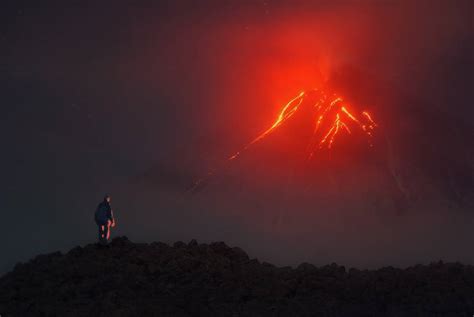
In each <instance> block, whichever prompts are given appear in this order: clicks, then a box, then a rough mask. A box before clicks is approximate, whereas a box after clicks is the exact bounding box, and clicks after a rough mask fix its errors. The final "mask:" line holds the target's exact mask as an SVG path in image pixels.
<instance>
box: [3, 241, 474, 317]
mask: <svg viewBox="0 0 474 317" xmlns="http://www.w3.org/2000/svg"><path fill="white" fill-rule="evenodd" d="M472 312H474V268H473V267H472V266H467V265H462V264H460V263H442V262H436V263H432V264H430V265H416V266H413V267H409V268H406V269H397V268H393V267H385V268H381V269H378V270H374V271H369V270H358V269H354V268H351V269H349V270H348V271H346V268H345V267H344V266H339V265H337V264H335V263H333V264H331V265H326V266H323V267H320V268H317V267H315V266H314V265H312V264H309V263H303V264H300V265H299V266H298V267H297V268H296V269H293V268H291V267H282V268H279V267H276V266H274V265H272V264H270V263H266V262H262V263H260V262H259V261H258V260H257V259H252V260H250V259H249V257H248V255H247V254H246V253H245V251H243V250H242V249H240V248H237V247H233V248H231V247H229V246H227V245H226V244H225V243H223V242H215V243H211V244H210V245H207V244H198V243H197V241H195V240H192V241H191V242H189V243H188V244H185V243H183V242H176V243H175V244H174V245H173V247H170V246H169V245H167V244H165V243H160V242H154V243H151V244H149V245H148V244H135V243H132V242H130V241H129V240H128V239H127V238H126V237H119V238H116V239H114V240H112V242H111V243H110V245H109V247H103V246H99V245H97V244H93V245H87V246H85V247H83V248H81V247H75V248H73V249H72V250H70V251H69V252H68V253H67V254H65V255H63V254H61V253H59V252H56V253H52V254H47V255H40V256H37V257H35V258H34V259H32V260H31V261H29V262H27V263H23V264H18V265H16V266H15V268H14V270H13V271H12V272H10V273H7V274H6V275H4V276H3V277H1V278H0V314H1V315H2V317H7V316H62V315H64V316H355V317H357V316H471V315H472Z"/></svg>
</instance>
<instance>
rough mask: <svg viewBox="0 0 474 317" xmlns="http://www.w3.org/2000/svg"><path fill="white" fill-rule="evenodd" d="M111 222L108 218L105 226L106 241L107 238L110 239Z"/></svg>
mask: <svg viewBox="0 0 474 317" xmlns="http://www.w3.org/2000/svg"><path fill="white" fill-rule="evenodd" d="M111 224H112V222H111V221H110V220H109V221H108V222H107V225H106V227H107V229H106V233H107V234H106V237H107V241H109V239H110V225H111Z"/></svg>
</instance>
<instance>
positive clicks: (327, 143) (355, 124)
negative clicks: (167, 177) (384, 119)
mask: <svg viewBox="0 0 474 317" xmlns="http://www.w3.org/2000/svg"><path fill="white" fill-rule="evenodd" d="M310 93H312V94H316V96H317V97H316V100H317V101H316V102H315V103H314V101H313V102H312V100H310V99H309V94H308V93H307V92H305V91H302V92H301V93H299V94H298V95H297V96H296V97H294V98H293V99H291V100H290V101H289V102H288V103H287V104H286V105H285V106H284V107H283V108H282V109H281V111H280V113H279V115H278V117H277V119H276V120H275V122H274V123H273V124H272V125H271V126H270V128H268V129H267V130H265V131H264V132H263V133H262V134H260V135H259V136H257V137H256V138H255V139H253V140H252V141H251V142H249V143H248V144H247V145H245V146H244V147H243V148H242V149H241V150H240V151H237V152H236V153H234V154H233V155H231V156H230V157H228V158H227V161H232V160H235V159H236V158H238V157H239V156H240V155H241V154H242V152H244V151H245V150H247V149H248V148H249V147H250V146H251V145H253V144H255V143H257V142H259V141H261V140H262V139H264V138H265V137H266V136H268V135H269V134H271V133H272V132H274V131H275V130H276V129H277V128H279V127H280V126H281V125H282V124H284V123H285V122H286V121H288V120H289V119H290V118H291V117H292V116H293V115H294V114H295V113H296V112H297V111H298V110H299V109H300V108H301V107H312V109H310V110H312V112H313V113H314V114H315V118H316V120H315V121H314V122H315V125H314V130H313V135H312V137H311V140H310V142H309V144H308V148H307V151H308V159H311V158H312V157H313V155H314V153H315V152H316V151H317V150H321V149H324V148H326V149H328V150H330V149H331V148H332V147H333V145H334V142H335V140H336V137H337V136H338V135H339V134H341V133H342V132H345V133H347V134H352V130H351V128H350V126H351V127H352V128H355V129H359V130H360V131H361V132H362V133H363V134H364V135H366V136H367V138H368V144H369V146H372V142H371V138H372V132H373V130H374V129H375V128H376V127H377V123H376V122H375V121H374V120H373V119H372V117H371V115H370V114H369V113H368V112H367V111H363V112H361V116H357V115H354V114H353V112H351V110H349V109H351V108H352V107H351V106H350V105H349V104H348V103H346V102H344V99H343V98H342V97H340V96H338V95H335V94H333V95H332V96H331V97H328V95H327V94H326V93H324V92H323V91H321V90H318V89H313V90H311V91H310ZM305 101H307V102H306V103H304V102H305ZM215 171H216V170H211V171H210V172H209V173H208V174H207V177H211V176H212V175H213V174H214V173H215ZM204 180H205V179H200V180H198V181H197V182H195V183H194V186H193V188H191V190H194V189H196V188H197V187H198V186H199V185H200V184H201V183H202V182H203V181H204Z"/></svg>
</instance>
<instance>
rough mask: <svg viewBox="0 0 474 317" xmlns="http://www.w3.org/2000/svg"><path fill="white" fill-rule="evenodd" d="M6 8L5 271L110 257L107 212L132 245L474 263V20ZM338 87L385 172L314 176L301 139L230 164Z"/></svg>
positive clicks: (326, 167)
mask: <svg viewBox="0 0 474 317" xmlns="http://www.w3.org/2000/svg"><path fill="white" fill-rule="evenodd" d="M4 6H5V7H4V10H1V11H2V12H4V13H2V15H5V16H4V19H2V21H4V22H2V30H1V35H2V41H3V42H4V47H5V50H4V53H3V54H2V55H4V58H3V62H2V64H1V65H0V66H1V69H2V73H1V76H0V80H1V83H2V86H3V91H4V92H3V93H2V94H1V104H2V117H1V121H2V124H1V130H2V133H1V134H0V135H1V139H2V146H3V149H4V150H3V153H4V155H2V158H1V161H0V162H1V165H2V167H3V170H4V173H3V174H4V177H3V178H2V180H1V181H0V184H1V185H2V191H1V192H2V193H1V196H0V197H1V199H0V209H1V210H2V214H3V215H4V217H3V221H2V222H1V224H0V229H1V230H0V232H1V236H0V237H1V239H0V241H1V242H0V245H1V248H2V250H4V254H5V255H4V256H2V261H1V263H0V268H2V271H5V270H8V269H10V268H11V267H12V265H13V264H14V263H15V262H17V261H25V260H27V259H28V258H30V257H31V256H33V255H36V254H39V253H44V252H52V251H55V250H57V249H60V250H63V251H64V250H67V249H69V248H70V247H72V246H74V245H77V244H85V243H90V242H93V241H95V238H96V228H95V225H94V223H93V212H94V209H95V206H96V205H97V203H98V202H99V201H100V199H101V198H102V196H103V195H104V193H110V194H111V195H112V197H113V202H112V204H113V207H114V210H115V215H116V217H117V223H118V226H117V229H116V230H115V231H114V232H113V235H115V236H117V235H127V236H128V237H129V238H130V239H131V240H132V241H144V242H151V241H155V240H160V241H165V242H168V243H173V242H174V241H177V240H183V241H189V240H191V239H193V238H196V239H198V241H200V242H209V241H220V240H223V241H225V242H226V243H228V244H230V245H233V246H239V247H241V248H243V249H245V250H246V251H248V252H249V254H250V256H252V257H257V258H259V259H260V260H264V261H268V262H272V263H275V264H278V265H296V264H298V263H301V262H304V261H306V262H312V263H314V264H317V265H323V264H327V263H330V262H337V263H338V264H342V265H347V266H357V267H360V268H374V267H380V266H385V265H392V266H408V265H414V264H417V263H429V262H431V261H438V260H443V261H461V262H463V263H469V264H472V263H474V256H473V255H472V252H471V250H470V249H471V248H470V245H471V243H472V242H473V236H472V234H471V227H472V225H473V216H472V210H473V201H474V196H473V189H474V181H473V176H474V175H473V168H474V163H473V162H474V161H473V158H474V153H473V150H472V137H473V125H472V122H471V120H470V119H471V118H472V117H473V114H474V113H473V107H472V97H473V90H472V87H473V74H474V69H473V65H474V63H473V56H474V52H473V44H472V43H473V34H474V30H473V24H472V15H473V9H474V8H473V4H472V2H471V1H469V0H459V1H450V2H446V1H421V0H420V1H224V2H222V1H204V2H199V4H197V3H194V2H192V1H176V2H173V3H168V2H153V3H151V2H141V3H140V4H127V5H125V4H115V3H114V4H113V5H112V6H110V4H106V3H100V4H98V3H94V4H92V3H87V2H83V3H81V4H77V5H75V6H72V5H65V4H62V5H61V4H53V3H49V4H47V3H45V4H44V5H38V4H33V3H29V2H27V1H25V2H15V3H6V4H5V5H4ZM31 25H34V27H31ZM322 85H327V86H330V87H331V88H332V89H333V90H334V91H337V92H338V93H340V94H343V95H344V96H345V97H346V98H347V99H348V100H350V101H351V102H353V103H354V104H357V105H358V106H360V107H364V109H368V110H370V111H371V113H373V115H374V117H375V118H376V119H377V122H378V123H379V129H378V136H377V143H376V144H375V150H374V152H365V151H362V150H356V151H355V152H351V151H352V150H349V149H347V148H346V149H341V150H339V152H337V151H336V152H335V153H334V155H333V157H336V158H337V157H338V155H339V157H349V158H348V159H341V160H337V159H336V160H332V161H329V162H328V161H325V160H324V159H323V158H317V159H316V160H315V161H314V166H316V167H313V168H311V169H305V168H304V167H303V165H302V164H301V163H300V161H299V157H297V156H294V155H293V154H294V153H295V151H298V149H299V148H300V147H299V146H300V145H299V143H297V142H296V141H295V140H299V139H297V138H296V137H295V135H293V134H291V132H287V131H289V130H290V128H289V127H288V128H285V129H284V130H283V129H282V132H281V133H279V134H276V135H272V136H271V137H270V138H268V140H266V141H265V142H262V143H260V144H258V145H256V146H255V147H252V148H250V149H249V150H248V151H246V152H245V153H244V154H243V155H242V156H241V158H240V159H239V160H238V161H235V163H233V164H231V165H227V164H226V163H224V162H225V160H226V158H227V157H228V156H229V155H231V154H232V153H234V152H235V151H238V150H240V149H241V148H242V147H243V146H244V145H245V144H247V143H248V142H249V141H250V140H252V139H253V138H255V137H256V136H257V135H259V134H260V133H261V132H262V131H264V130H265V129H266V128H268V127H269V126H270V125H271V124H272V123H273V120H274V119H275V118H276V116H277V115H278V112H279V111H280V109H281V107H282V105H284V104H285V103H286V102H287V101H288V100H289V99H291V98H292V97H293V96H294V95H296V94H298V93H299V92H300V91H301V90H305V89H311V88H314V87H318V86H322ZM300 141H301V140H299V141H298V142H300ZM295 142H296V143H295ZM292 150H295V151H292ZM295 155H296V154H295ZM367 157H370V159H367ZM214 168H217V169H218V172H217V173H216V175H215V176H214V177H212V178H210V179H209V180H207V182H206V186H205V187H204V188H202V189H201V190H200V191H199V192H197V193H192V194H191V193H189V192H188V191H187V189H188V188H189V186H191V185H192V184H193V182H195V181H196V180H197V179H199V178H201V177H203V176H205V175H206V174H207V173H208V171H209V170H211V169H214ZM308 184H310V188H311V190H306V189H307V187H308ZM326 184H329V185H327V186H326Z"/></svg>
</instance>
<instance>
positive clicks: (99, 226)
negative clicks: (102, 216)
mask: <svg viewBox="0 0 474 317" xmlns="http://www.w3.org/2000/svg"><path fill="white" fill-rule="evenodd" d="M97 227H98V228H99V243H101V242H102V235H103V232H102V227H103V226H102V225H98V226H97Z"/></svg>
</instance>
